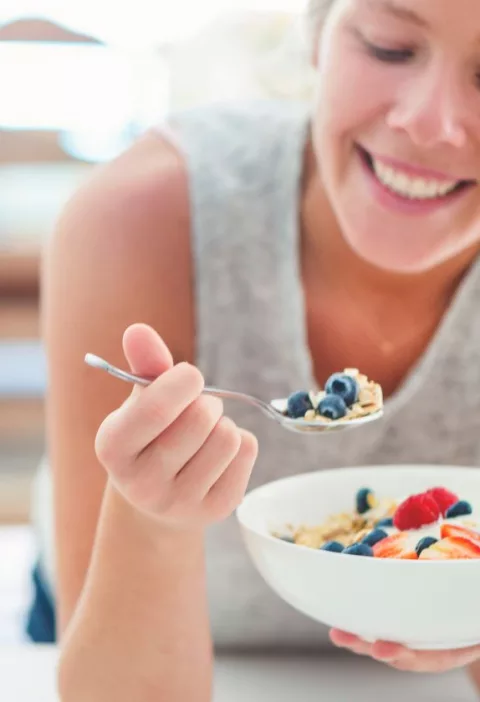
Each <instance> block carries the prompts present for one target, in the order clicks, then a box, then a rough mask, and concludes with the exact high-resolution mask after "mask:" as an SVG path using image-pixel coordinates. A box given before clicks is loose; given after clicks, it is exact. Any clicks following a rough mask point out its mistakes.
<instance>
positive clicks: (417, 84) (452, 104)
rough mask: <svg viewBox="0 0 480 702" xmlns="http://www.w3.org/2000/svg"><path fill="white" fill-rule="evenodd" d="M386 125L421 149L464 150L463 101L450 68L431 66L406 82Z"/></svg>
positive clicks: (464, 124)
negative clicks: (449, 148)
mask: <svg viewBox="0 0 480 702" xmlns="http://www.w3.org/2000/svg"><path fill="white" fill-rule="evenodd" d="M387 124H388V126H389V127H391V128H392V129H395V130H400V131H404V132H406V133H407V134H408V135H409V137H410V139H411V140H412V142H413V143H414V144H416V145H417V146H420V147H424V148H432V147H435V146H438V145H441V144H443V145H449V146H454V147H456V148H461V147H462V146H464V145H465V142H466V139H467V130H466V110H465V100H464V96H463V95H462V89H461V86H460V85H459V79H458V76H457V75H455V74H454V71H453V70H452V67H451V66H445V65H443V66H433V65H431V66H429V68H428V69H425V71H424V72H423V73H422V74H421V75H420V76H418V78H417V79H416V80H412V81H407V82H405V83H404V85H403V86H402V92H401V94H400V95H399V96H398V99H397V101H396V103H395V105H394V106H393V107H392V109H391V111H390V113H389V114H388V116H387Z"/></svg>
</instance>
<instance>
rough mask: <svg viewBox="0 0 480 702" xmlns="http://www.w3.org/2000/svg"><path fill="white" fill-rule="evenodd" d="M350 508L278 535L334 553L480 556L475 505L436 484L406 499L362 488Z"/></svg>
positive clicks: (422, 557)
mask: <svg viewBox="0 0 480 702" xmlns="http://www.w3.org/2000/svg"><path fill="white" fill-rule="evenodd" d="M354 505H355V506H354V508H353V509H352V511H350V512H339V513H337V514H332V515H330V516H329V517H328V518H327V519H326V520H325V521H324V522H323V523H321V524H318V525H314V526H309V525H302V526H299V527H298V528H296V529H295V528H292V527H291V536H288V537H285V536H283V537H282V536H280V535H279V534H274V536H278V537H279V538H281V539H283V540H286V541H290V542H291V543H293V544H296V545H299V546H306V547H308V548H311V549H316V550H318V549H320V550H324V551H330V552H332V553H344V554H346V555H349V554H352V555H357V556H370V557H374V558H396V559H403V560H448V559H466V558H467V559H472V558H477V559H480V522H479V521H478V520H477V519H476V518H475V517H472V514H473V507H472V505H471V503H470V502H468V501H467V500H462V499H460V498H459V497H458V496H457V495H456V494H455V493H453V492H451V491H449V490H447V489H446V488H444V487H433V488H430V489H429V490H426V491H424V492H422V493H419V494H414V495H410V496H408V497H406V498H405V499H402V500H401V501H397V500H394V499H392V498H388V497H387V498H379V497H378V496H377V495H376V494H375V493H374V491H373V490H371V489H370V488H360V489H359V490H358V491H357V493H356V495H355V500H354Z"/></svg>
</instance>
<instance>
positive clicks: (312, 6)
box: [307, 0, 335, 40]
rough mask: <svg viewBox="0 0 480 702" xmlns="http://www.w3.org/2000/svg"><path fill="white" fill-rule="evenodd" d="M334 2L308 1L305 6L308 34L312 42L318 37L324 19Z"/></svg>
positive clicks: (332, 0)
mask: <svg viewBox="0 0 480 702" xmlns="http://www.w3.org/2000/svg"><path fill="white" fill-rule="evenodd" d="M334 2H335V0H309V1H308V6H307V22H308V33H309V35H310V38H311V39H312V40H315V39H316V38H317V37H318V33H319V31H320V29H321V27H322V24H323V23H324V21H325V18H326V16H327V14H328V11H329V10H330V8H331V6H332V5H333V3H334Z"/></svg>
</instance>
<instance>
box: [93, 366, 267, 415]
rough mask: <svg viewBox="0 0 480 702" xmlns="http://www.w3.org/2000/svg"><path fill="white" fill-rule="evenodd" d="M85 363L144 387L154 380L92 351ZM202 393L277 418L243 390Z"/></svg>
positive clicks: (214, 390)
mask: <svg viewBox="0 0 480 702" xmlns="http://www.w3.org/2000/svg"><path fill="white" fill-rule="evenodd" d="M85 363H87V364H88V365H89V366H92V367H93V368H100V370H104V371H106V372H107V373H110V375H113V376H114V377H115V378H119V379H120V380H124V381H125V382H127V383H135V384H136V385H143V386H144V387H146V386H147V385H150V384H151V383H152V382H153V381H154V380H155V378H153V377H142V376H139V375H134V374H133V373H128V372H127V371H124V370H121V369H120V368H117V367H116V366H112V364H111V363H108V361H105V360H104V359H103V358H100V357H99V356H95V355H94V354H92V353H87V355H86V356H85ZM203 393H204V394H205V395H213V396H214V397H220V398H221V399H224V400H240V401H242V402H246V403H248V404H249V405H253V406H254V407H257V408H258V409H260V410H262V412H265V413H266V414H267V415H269V416H270V417H274V418H275V419H277V417H276V416H275V410H274V409H272V408H271V407H270V406H269V405H268V404H267V403H266V402H263V401H262V400H259V399H258V398H256V397H253V396H252V395H246V394H245V393H243V392H235V391H234V390H222V389H220V388H214V387H204V388H203Z"/></svg>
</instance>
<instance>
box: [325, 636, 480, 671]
mask: <svg viewBox="0 0 480 702" xmlns="http://www.w3.org/2000/svg"><path fill="white" fill-rule="evenodd" d="M330 638H331V640H332V642H333V643H334V644H335V645H336V646H339V647H341V648H347V649H349V650H351V651H352V652H353V653H356V654H357V655H363V656H370V657H372V658H374V659H375V660H378V661H380V662H382V663H386V664H387V665H389V666H390V667H392V668H395V669H396V670H402V671H411V672H419V673H439V672H446V671H448V670H453V669H455V668H463V667H465V666H468V665H470V664H471V663H474V662H475V661H476V660H478V659H480V646H472V647H469V648H463V649H455V650H446V651H435V650H434V651H418V650H413V649H408V648H406V647H405V646H402V645H401V644H396V643H392V642H389V641H376V642H375V643H373V644H370V643H368V642H366V641H364V640H363V639H360V638H359V637H357V636H355V635H354V634H349V633H348V632H344V631H339V630H337V629H332V631H331V632H330Z"/></svg>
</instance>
